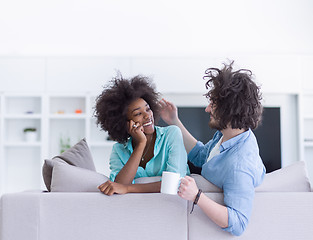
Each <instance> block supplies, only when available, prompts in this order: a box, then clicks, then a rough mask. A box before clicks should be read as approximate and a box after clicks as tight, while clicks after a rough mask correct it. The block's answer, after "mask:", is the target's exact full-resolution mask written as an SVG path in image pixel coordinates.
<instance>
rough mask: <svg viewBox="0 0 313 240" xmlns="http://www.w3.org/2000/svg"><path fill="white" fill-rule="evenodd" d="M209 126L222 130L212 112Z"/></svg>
mask: <svg viewBox="0 0 313 240" xmlns="http://www.w3.org/2000/svg"><path fill="white" fill-rule="evenodd" d="M209 127H210V128H212V129H216V130H219V131H220V130H222V128H221V127H220V125H219V122H218V121H217V120H216V118H214V116H212V114H211V115H210V121H209Z"/></svg>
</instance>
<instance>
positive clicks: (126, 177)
mask: <svg viewBox="0 0 313 240" xmlns="http://www.w3.org/2000/svg"><path fill="white" fill-rule="evenodd" d="M127 124H128V126H127V127H128V132H129V134H130V135H131V136H132V138H133V141H134V142H136V146H135V148H134V151H133V152H132V154H131V155H130V158H129V159H128V161H127V162H126V164H125V165H124V166H123V167H122V169H120V171H119V173H118V174H117V175H116V177H115V180H114V181H115V182H117V183H122V184H131V183H132V181H133V180H134V178H135V176H136V173H137V170H138V166H139V164H140V161H141V156H142V154H143V151H144V149H145V146H146V143H147V138H146V136H145V134H144V133H143V127H142V126H140V124H139V123H135V122H134V121H132V120H130V121H129V122H128V123H127ZM134 124H136V125H137V127H136V128H134V127H133V125H134Z"/></svg>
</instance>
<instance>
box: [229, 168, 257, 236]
mask: <svg viewBox="0 0 313 240" xmlns="http://www.w3.org/2000/svg"><path fill="white" fill-rule="evenodd" d="M229 174H230V175H231V176H232V177H229V178H228V180H227V182H225V184H224V186H223V190H224V204H225V205H226V207H227V211H228V227H227V228H223V230H225V231H227V232H230V233H231V234H233V235H236V236H239V235H241V234H242V233H243V232H244V230H245V229H246V227H247V225H248V222H249V218H250V216H251V211H252V207H253V199H254V185H253V175H251V174H250V173H249V170H248V169H242V168H236V169H235V170H233V171H232V172H231V173H229Z"/></svg>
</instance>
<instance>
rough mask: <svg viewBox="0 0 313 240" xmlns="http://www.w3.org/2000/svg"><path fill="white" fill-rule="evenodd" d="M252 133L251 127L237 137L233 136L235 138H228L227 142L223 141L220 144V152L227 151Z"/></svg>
mask: <svg viewBox="0 0 313 240" xmlns="http://www.w3.org/2000/svg"><path fill="white" fill-rule="evenodd" d="M250 133H251V129H249V130H248V131H245V132H243V133H241V134H239V135H237V136H236V137H233V138H231V139H229V140H227V141H226V142H223V143H222V144H221V146H220V152H222V151H225V150H226V149H228V148H231V147H233V146H234V145H235V144H237V143H238V142H242V141H244V140H245V139H246V138H248V137H249V135H250ZM221 136H223V134H222V133H221Z"/></svg>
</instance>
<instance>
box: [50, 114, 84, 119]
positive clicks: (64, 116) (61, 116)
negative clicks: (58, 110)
mask: <svg viewBox="0 0 313 240" xmlns="http://www.w3.org/2000/svg"><path fill="white" fill-rule="evenodd" d="M49 117H50V118H51V119H84V118H86V114H84V113H79V114H78V113H75V114H50V116H49Z"/></svg>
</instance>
